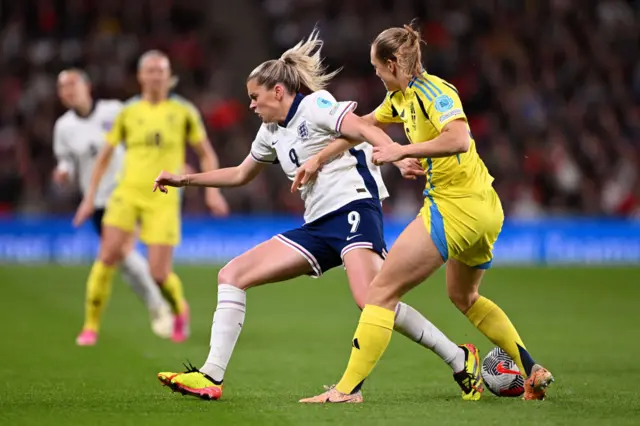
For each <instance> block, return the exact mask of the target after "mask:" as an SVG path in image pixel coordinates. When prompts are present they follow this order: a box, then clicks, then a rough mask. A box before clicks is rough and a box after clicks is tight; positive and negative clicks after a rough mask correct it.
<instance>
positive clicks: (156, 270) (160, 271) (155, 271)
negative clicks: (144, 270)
mask: <svg viewBox="0 0 640 426" xmlns="http://www.w3.org/2000/svg"><path fill="white" fill-rule="evenodd" d="M149 272H150V273H151V277H152V278H153V280H154V281H155V282H156V283H158V284H162V283H163V282H165V281H166V280H167V278H169V274H170V273H171V269H169V268H166V267H165V266H156V265H149Z"/></svg>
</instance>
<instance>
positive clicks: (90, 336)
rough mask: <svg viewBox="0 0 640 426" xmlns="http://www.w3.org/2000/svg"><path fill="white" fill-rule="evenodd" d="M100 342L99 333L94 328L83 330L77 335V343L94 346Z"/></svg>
mask: <svg viewBox="0 0 640 426" xmlns="http://www.w3.org/2000/svg"><path fill="white" fill-rule="evenodd" d="M96 343H98V333H96V332H95V331H93V330H82V331H81V332H80V334H78V337H76V345H78V346H93V345H95V344H96Z"/></svg>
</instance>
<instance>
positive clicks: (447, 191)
mask: <svg viewBox="0 0 640 426" xmlns="http://www.w3.org/2000/svg"><path fill="white" fill-rule="evenodd" d="M375 117H376V119H377V120H378V121H379V122H381V123H403V125H404V130H405V133H406V135H407V138H408V139H409V141H410V142H411V143H428V142H429V141H430V140H432V139H434V138H436V137H437V136H438V135H439V134H440V132H442V129H443V127H444V126H445V125H446V124H447V123H450V122H451V121H453V120H457V119H464V120H465V121H466V120H467V116H466V115H465V113H464V110H463V109H462V103H461V102H460V97H459V96H458V91H457V90H456V88H455V87H454V86H452V85H451V84H449V83H447V82H446V81H444V80H443V79H441V78H439V77H436V76H434V75H430V74H428V73H427V72H426V71H425V72H423V73H422V74H421V75H420V76H419V77H414V78H413V79H412V80H411V82H410V83H409V87H407V89H406V90H405V92H404V93H402V91H401V90H397V91H394V92H388V93H387V96H386V97H385V99H384V101H383V102H382V104H381V105H380V106H379V107H378V108H376V110H375ZM468 127H469V125H468V124H467V128H468ZM469 137H470V138H471V146H470V148H469V151H467V152H465V153H464V154H459V155H456V156H452V157H442V158H424V159H421V162H422V166H423V167H424V169H425V171H426V173H427V185H426V189H425V195H427V194H431V195H438V194H439V195H444V196H456V195H464V194H468V193H469V192H481V191H484V190H486V189H487V188H489V187H491V183H492V182H493V177H492V176H491V175H490V174H489V171H488V170H487V168H486V166H485V165H484V163H483V161H482V160H481V159H480V156H479V155H478V153H477V151H476V144H475V141H474V140H473V136H472V135H471V131H470V130H469Z"/></svg>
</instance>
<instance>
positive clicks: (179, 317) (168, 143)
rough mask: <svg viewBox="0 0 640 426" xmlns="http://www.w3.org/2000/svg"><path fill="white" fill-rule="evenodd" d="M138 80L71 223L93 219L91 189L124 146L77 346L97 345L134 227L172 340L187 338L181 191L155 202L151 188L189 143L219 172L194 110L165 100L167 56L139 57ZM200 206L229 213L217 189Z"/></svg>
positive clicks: (178, 164)
mask: <svg viewBox="0 0 640 426" xmlns="http://www.w3.org/2000/svg"><path fill="white" fill-rule="evenodd" d="M138 80H139V83H140V86H141V95H140V96H136V97H134V98H132V99H131V100H130V101H128V103H127V104H126V105H125V106H124V108H123V109H122V111H121V112H120V114H119V115H118V116H117V118H116V121H115V123H114V125H113V127H112V129H111V131H110V132H109V134H108V135H107V144H105V147H104V148H103V150H102V151H101V152H100V154H99V157H98V159H97V160H96V166H95V169H94V172H93V176H92V180H91V185H90V188H89V190H88V191H87V193H86V194H85V197H84V199H83V202H82V204H81V205H80V207H79V208H78V211H77V213H76V216H75V218H74V223H75V224H76V225H80V224H81V223H82V222H84V221H85V220H86V219H87V218H89V217H90V216H91V214H92V213H93V209H94V207H93V201H92V200H93V198H94V193H95V191H96V188H97V186H98V184H99V183H100V179H101V178H102V176H103V174H104V172H105V169H106V166H107V164H108V163H109V160H110V158H111V155H112V153H113V151H114V149H115V147H116V146H117V145H119V144H120V143H123V144H124V145H125V148H126V154H125V160H124V167H123V170H122V175H121V177H120V181H119V183H118V187H117V188H116V189H115V190H114V191H113V194H112V195H111V198H110V199H109V202H108V204H107V207H106V212H105V216H104V219H103V225H104V228H103V234H102V244H101V247H100V252H99V255H98V259H97V260H96V261H95V263H94V264H93V267H92V269H91V272H90V274H89V278H88V282H87V304H86V312H85V323H84V326H83V329H82V332H81V334H80V336H79V337H78V342H79V343H81V344H86V345H92V344H95V343H96V341H97V336H98V329H99V325H100V317H101V313H102V310H103V308H104V306H105V304H106V301H107V298H108V296H109V293H110V289H111V281H112V277H113V273H114V271H115V268H116V266H117V265H118V264H119V263H120V261H121V260H122V255H121V253H122V250H121V246H122V245H123V244H124V242H125V241H127V239H128V238H129V236H130V234H131V233H133V232H134V230H135V229H136V226H137V225H138V224H139V225H140V239H141V240H142V242H144V243H145V244H147V246H148V257H149V267H150V270H151V275H152V276H153V278H154V280H155V281H156V283H157V284H158V285H159V286H160V289H161V291H162V294H163V295H164V296H165V298H166V299H167V301H168V302H169V304H170V305H171V308H172V310H173V313H174V329H173V334H172V339H173V340H174V341H176V342H180V341H183V340H184V339H186V338H187V337H188V333H189V308H188V305H187V302H186V300H185V298H184V294H183V289H182V283H181V282H180V279H179V278H178V276H177V275H176V274H175V273H174V272H172V261H173V248H174V247H175V246H176V245H178V244H179V242H180V231H181V229H180V228H181V227H180V199H179V193H178V192H177V191H176V192H173V193H172V194H170V195H169V196H167V197H162V198H160V197H154V196H153V194H152V193H151V191H149V182H150V181H153V179H155V177H156V176H157V175H158V173H159V172H160V171H161V170H170V171H172V172H174V173H179V172H180V171H181V170H182V167H183V166H184V160H185V148H186V144H187V142H188V143H189V145H191V147H192V148H193V149H194V151H195V152H196V153H197V154H198V156H199V158H200V167H201V168H202V170H204V171H208V170H212V169H215V168H217V167H218V160H217V157H216V155H215V152H214V151H213V149H212V148H211V145H210V143H209V141H208V139H207V135H206V132H205V129H204V126H203V124H202V121H201V118H200V115H199V113H198V111H197V110H196V108H195V107H194V106H193V105H192V104H191V103H190V102H188V101H187V100H185V99H183V98H181V97H179V96H176V95H170V94H169V92H170V89H171V87H172V83H173V77H172V75H171V66H170V63H169V59H168V58H167V56H166V55H164V54H163V53H162V52H159V51H149V52H147V53H145V54H143V55H142V56H141V57H140V60H139V63H138ZM206 204H207V206H208V207H209V209H210V210H211V211H212V212H213V213H214V214H216V215H226V214H227V213H228V207H227V204H226V201H225V200H224V198H223V197H222V195H221V194H220V192H219V190H218V189H214V188H208V189H207V190H206Z"/></svg>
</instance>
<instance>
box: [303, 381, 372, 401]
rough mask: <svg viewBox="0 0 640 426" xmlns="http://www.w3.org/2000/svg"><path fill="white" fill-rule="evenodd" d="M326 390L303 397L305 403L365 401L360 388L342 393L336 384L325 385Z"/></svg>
mask: <svg viewBox="0 0 640 426" xmlns="http://www.w3.org/2000/svg"><path fill="white" fill-rule="evenodd" d="M324 388H325V389H326V391H325V392H323V393H321V394H320V395H317V396H312V397H311V398H304V399H301V400H300V402H302V403H303V404H332V403H336V404H337V403H341V404H359V403H361V402H363V401H364V399H363V398H362V391H360V390H358V391H357V392H354V393H351V394H349V393H342V392H340V391H339V390H338V389H336V387H335V385H334V386H325V387H324Z"/></svg>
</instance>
